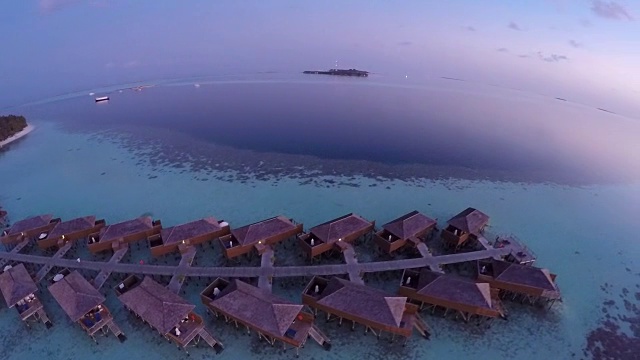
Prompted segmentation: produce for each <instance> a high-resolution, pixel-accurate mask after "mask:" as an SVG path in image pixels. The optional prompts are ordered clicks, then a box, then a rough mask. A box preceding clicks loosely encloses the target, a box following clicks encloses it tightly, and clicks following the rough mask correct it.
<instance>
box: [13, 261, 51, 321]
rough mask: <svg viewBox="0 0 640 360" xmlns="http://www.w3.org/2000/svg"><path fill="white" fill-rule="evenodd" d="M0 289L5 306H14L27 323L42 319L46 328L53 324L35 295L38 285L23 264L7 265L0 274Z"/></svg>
mask: <svg viewBox="0 0 640 360" xmlns="http://www.w3.org/2000/svg"><path fill="white" fill-rule="evenodd" d="M0 291H2V296H4V300H5V301H6V302H7V306H8V307H10V308H12V307H15V308H16V310H17V311H18V314H20V318H21V319H22V321H24V322H25V323H26V324H27V325H29V322H31V321H38V320H40V321H42V322H43V323H44V324H45V325H46V327H47V329H48V328H50V327H51V326H53V324H52V323H51V321H50V320H49V317H48V316H47V314H46V313H45V311H44V306H43V305H42V303H41V302H40V299H39V298H38V296H37V295H36V292H38V286H37V285H36V283H35V282H34V281H33V278H32V277H31V275H29V272H28V271H27V269H26V268H25V267H24V265H23V264H18V265H16V266H11V265H7V266H5V268H4V271H3V272H2V274H0Z"/></svg>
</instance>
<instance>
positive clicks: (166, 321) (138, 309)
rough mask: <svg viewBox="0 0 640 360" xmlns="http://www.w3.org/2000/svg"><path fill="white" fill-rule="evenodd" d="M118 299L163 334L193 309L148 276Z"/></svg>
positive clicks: (193, 306) (192, 306)
mask: <svg viewBox="0 0 640 360" xmlns="http://www.w3.org/2000/svg"><path fill="white" fill-rule="evenodd" d="M118 299H120V301H122V303H123V304H125V305H126V306H127V307H128V308H130V309H131V310H133V311H134V312H135V313H136V314H138V315H139V316H140V317H142V319H144V320H145V321H146V322H148V323H149V324H150V325H151V326H153V327H154V328H156V329H157V330H158V331H159V332H161V333H163V334H167V333H169V331H171V329H172V328H173V327H175V326H176V325H178V324H179V323H180V320H182V319H184V318H185V317H187V316H188V315H189V313H190V312H191V311H192V310H193V309H194V308H195V305H192V304H190V303H189V302H187V301H186V300H185V299H183V298H181V297H180V296H178V295H176V294H174V293H173V292H171V291H170V290H169V289H167V288H166V287H164V286H162V285H160V284H159V283H157V282H155V281H154V280H153V279H151V278H150V277H148V276H145V278H144V279H143V280H142V282H141V283H140V284H139V285H138V286H136V287H134V288H133V289H130V290H128V291H126V292H125V293H124V294H122V295H120V296H119V297H118Z"/></svg>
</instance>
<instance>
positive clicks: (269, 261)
mask: <svg viewBox="0 0 640 360" xmlns="http://www.w3.org/2000/svg"><path fill="white" fill-rule="evenodd" d="M260 267H261V268H264V269H273V248H272V247H271V246H266V250H265V251H264V252H263V253H262V259H260ZM271 285H272V280H271V278H270V277H269V276H268V275H262V276H259V277H258V287H259V288H260V289H265V290H269V292H271Z"/></svg>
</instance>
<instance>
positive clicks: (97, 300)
mask: <svg viewBox="0 0 640 360" xmlns="http://www.w3.org/2000/svg"><path fill="white" fill-rule="evenodd" d="M58 276H61V278H58ZM53 279H54V282H53V283H52V284H51V285H49V292H50V293H51V295H52V296H53V298H54V299H55V300H56V301H57V302H58V304H59V305H60V307H62V310H64V312H65V313H66V314H67V315H68V316H69V318H70V319H71V321H73V322H75V323H78V324H79V325H80V326H81V327H82V329H83V330H84V331H86V332H87V334H89V336H91V338H92V339H93V341H96V342H97V340H96V338H95V335H96V334H97V333H98V332H102V333H103V334H106V333H107V332H108V331H109V330H111V331H112V332H113V334H114V335H115V336H116V337H117V338H118V339H119V340H120V342H124V341H125V340H126V339H127V338H126V336H125V335H124V334H123V333H122V331H121V330H120V328H118V327H117V326H116V324H115V323H114V322H113V316H112V315H111V312H110V311H109V309H108V308H107V307H106V306H105V305H104V304H103V303H104V300H105V298H104V296H102V294H100V292H99V291H98V290H97V289H96V288H94V287H93V285H91V283H89V281H87V279H85V278H84V277H83V276H82V275H80V273H79V272H78V271H73V272H69V271H68V270H67V271H64V272H63V273H61V274H59V275H57V276H56V277H54V278H53Z"/></svg>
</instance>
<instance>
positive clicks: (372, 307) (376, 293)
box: [317, 277, 407, 327]
mask: <svg viewBox="0 0 640 360" xmlns="http://www.w3.org/2000/svg"><path fill="white" fill-rule="evenodd" d="M317 302H318V304H321V305H324V306H327V307H330V308H333V309H336V310H340V311H343V312H345V313H348V314H352V315H354V316H357V317H360V318H364V319H368V320H370V321H373V322H377V323H379V324H383V325H386V326H393V327H399V326H400V322H401V321H402V315H403V314H404V309H405V304H406V302H407V298H406V297H402V296H394V295H390V294H387V293H385V292H383V291H381V290H377V289H374V288H371V287H368V286H365V285H360V284H356V283H354V282H351V281H349V280H345V279H341V278H338V277H333V278H331V280H329V283H328V284H327V287H326V288H325V289H324V290H323V291H322V293H321V294H320V297H319V298H318V301H317Z"/></svg>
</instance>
